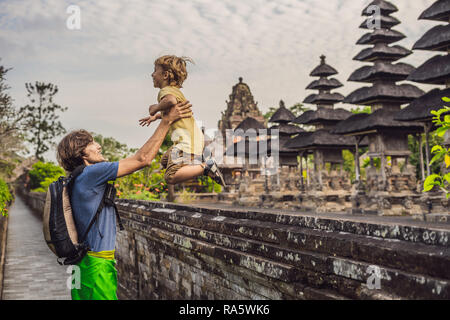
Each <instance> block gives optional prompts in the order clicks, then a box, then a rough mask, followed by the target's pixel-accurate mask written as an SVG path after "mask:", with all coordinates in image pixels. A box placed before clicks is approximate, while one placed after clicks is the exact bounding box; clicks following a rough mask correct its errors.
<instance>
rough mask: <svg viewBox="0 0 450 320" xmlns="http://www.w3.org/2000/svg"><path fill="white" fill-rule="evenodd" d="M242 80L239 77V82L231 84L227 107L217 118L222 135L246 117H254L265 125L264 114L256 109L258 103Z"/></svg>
mask: <svg viewBox="0 0 450 320" xmlns="http://www.w3.org/2000/svg"><path fill="white" fill-rule="evenodd" d="M242 80H243V79H242V77H240V78H239V83H237V84H236V85H234V86H233V89H232V92H231V94H230V96H229V97H230V100H229V101H226V104H227V109H226V110H225V111H224V112H222V118H221V120H219V124H218V127H219V131H220V132H221V133H222V136H223V137H225V136H226V130H227V129H233V130H234V129H235V128H236V127H237V126H238V125H239V124H240V123H241V122H242V121H244V120H245V118H247V117H251V118H254V119H255V120H257V121H258V122H261V123H262V124H264V126H266V121H265V119H264V116H263V114H262V113H261V111H260V110H259V109H258V103H257V102H255V100H254V99H253V95H252V93H251V91H250V87H249V86H248V85H247V84H246V83H244V82H242Z"/></svg>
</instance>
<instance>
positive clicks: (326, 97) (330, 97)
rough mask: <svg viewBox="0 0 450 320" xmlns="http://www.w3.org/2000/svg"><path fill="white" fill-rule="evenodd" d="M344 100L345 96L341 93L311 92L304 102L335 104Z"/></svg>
mask: <svg viewBox="0 0 450 320" xmlns="http://www.w3.org/2000/svg"><path fill="white" fill-rule="evenodd" d="M343 100H344V96H343V95H342V94H340V93H327V92H323V93H319V94H311V95H309V96H307V97H306V98H305V100H303V103H310V104H335V103H339V102H341V101H343Z"/></svg>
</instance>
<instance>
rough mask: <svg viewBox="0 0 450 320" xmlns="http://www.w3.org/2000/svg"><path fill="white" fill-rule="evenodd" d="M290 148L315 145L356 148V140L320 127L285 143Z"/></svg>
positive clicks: (312, 146)
mask: <svg viewBox="0 0 450 320" xmlns="http://www.w3.org/2000/svg"><path fill="white" fill-rule="evenodd" d="M285 147H286V148H288V149H293V150H299V149H310V148H315V147H328V148H330V147H342V148H346V147H347V148H354V147H355V140H354V138H352V137H346V136H342V135H337V134H332V133H330V132H329V131H328V130H324V129H320V130H316V131H314V132H307V133H305V134H300V135H298V136H297V137H294V138H292V139H291V140H290V141H289V142H288V143H286V144H285Z"/></svg>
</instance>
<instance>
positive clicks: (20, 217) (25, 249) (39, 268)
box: [3, 196, 70, 300]
mask: <svg viewBox="0 0 450 320" xmlns="http://www.w3.org/2000/svg"><path fill="white" fill-rule="evenodd" d="M4 270H5V274H4V283H3V299H4V300H68V299H70V291H69V289H67V285H66V281H67V279H68V277H69V276H70V274H68V273H66V270H67V266H60V265H59V264H58V263H57V262H56V256H55V255H54V254H53V252H51V251H50V249H49V248H48V247H47V245H46V243H45V241H44V235H43V232H42V221H41V220H40V219H39V218H38V217H37V216H36V215H35V214H34V213H33V212H32V211H31V210H30V209H29V208H28V207H27V206H26V204H25V202H24V201H23V200H22V199H21V198H20V197H19V196H17V197H16V200H15V202H14V204H13V205H12V207H11V209H10V210H9V222H8V240H7V244H6V261H5V269H4Z"/></svg>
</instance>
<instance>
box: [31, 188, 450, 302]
mask: <svg viewBox="0 0 450 320" xmlns="http://www.w3.org/2000/svg"><path fill="white" fill-rule="evenodd" d="M27 198H28V200H29V203H30V204H31V205H32V206H33V207H34V208H36V209H37V210H42V207H43V203H44V196H43V195H42V194H33V193H32V194H30V195H28V196H27ZM117 204H118V208H119V212H120V215H121V217H122V220H123V223H124V226H125V230H124V231H122V232H118V234H117V242H116V259H117V269H118V274H119V288H118V295H119V297H120V298H121V299H233V300H234V299H450V272H449V270H450V250H449V243H450V240H449V239H450V237H449V235H450V227H449V226H448V225H433V224H424V223H422V222H418V221H416V222H415V221H411V220H404V219H399V218H397V219H387V218H384V217H364V216H359V217H358V216H340V215H331V214H327V215H314V214H297V213H290V214H287V213H281V212H278V211H276V210H273V211H272V212H271V211H269V210H265V211H258V212H256V211H254V210H250V209H233V210H232V209H218V208H212V207H211V206H209V207H208V206H193V205H179V204H169V203H161V202H146V201H134V200H118V201H117Z"/></svg>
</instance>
